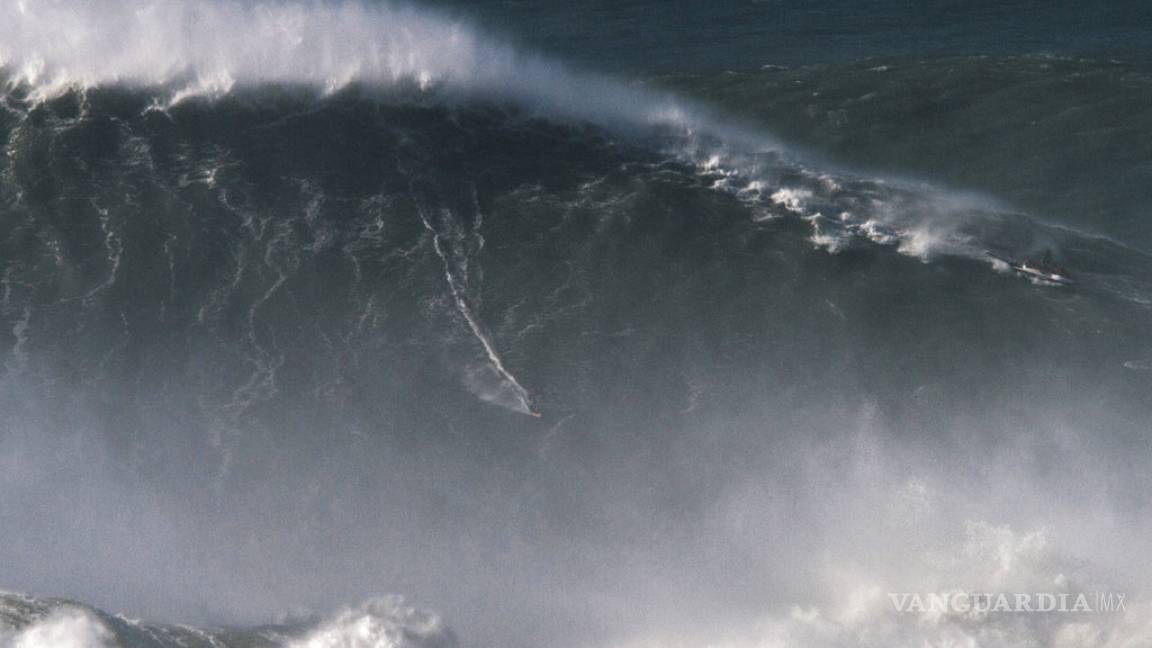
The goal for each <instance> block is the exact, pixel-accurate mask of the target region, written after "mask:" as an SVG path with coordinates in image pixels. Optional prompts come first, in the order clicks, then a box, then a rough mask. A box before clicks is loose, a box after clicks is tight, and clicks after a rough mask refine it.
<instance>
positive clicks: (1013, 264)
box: [984, 250, 1074, 286]
mask: <svg viewBox="0 0 1152 648" xmlns="http://www.w3.org/2000/svg"><path fill="white" fill-rule="evenodd" d="M984 253H985V254H987V255H988V256H990V257H992V258H993V259H996V260H997V261H1002V262H1004V263H1006V264H1008V267H1010V268H1012V269H1013V270H1015V271H1016V272H1018V273H1019V274H1021V275H1023V276H1025V277H1028V278H1030V279H1037V280H1039V281H1046V282H1048V283H1053V284H1059V285H1061V286H1067V285H1069V284H1072V283H1074V282H1073V281H1072V277H1071V275H1069V274H1068V271H1067V270H1065V269H1064V268H1062V267H1060V266H1058V265H1056V263H1055V262H1053V261H1052V252H1051V251H1045V252H1044V256H1042V257H1040V258H1039V259H1033V258H1030V257H1024V258H1023V259H1022V260H1020V261H1017V260H1016V259H1010V258H1008V257H1004V256H1000V255H999V254H996V253H995V252H991V251H989V250H985V251H984Z"/></svg>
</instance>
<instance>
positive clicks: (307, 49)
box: [0, 0, 692, 125]
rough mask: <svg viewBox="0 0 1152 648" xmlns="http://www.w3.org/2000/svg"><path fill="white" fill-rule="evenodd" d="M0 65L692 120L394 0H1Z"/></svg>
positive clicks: (74, 75) (112, 79) (114, 78)
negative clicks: (405, 86) (461, 97)
mask: <svg viewBox="0 0 1152 648" xmlns="http://www.w3.org/2000/svg"><path fill="white" fill-rule="evenodd" d="M0 66H3V67H4V68H6V69H7V71H8V73H9V75H10V82H16V83H23V84H27V85H29V86H30V87H31V88H32V89H33V90H34V96H36V97H39V98H49V97H52V96H55V95H58V94H60V93H61V92H63V91H65V90H67V89H70V88H75V87H96V86H104V85H111V84H127V85H133V86H141V87H160V88H167V89H169V92H170V93H171V96H170V99H171V101H173V102H178V101H180V100H182V99H184V98H187V97H189V96H199V95H209V96H212V95H219V94H222V93H226V92H229V91H231V90H233V89H235V88H238V87H248V86H259V85H264V84H287V85H292V84H299V85H304V86H309V87H314V88H319V89H321V90H323V91H326V92H331V91H335V90H338V89H340V88H344V87H346V86H348V85H350V84H354V83H356V84H365V85H369V86H395V85H397V84H401V83H410V84H412V85H413V86H415V87H419V88H421V89H425V90H428V89H432V88H444V89H446V90H449V91H464V92H468V93H487V94H491V95H496V96H500V97H509V98H515V99H518V100H521V101H525V102H528V103H530V104H538V105H541V106H542V107H544V108H545V109H547V110H549V111H550V112H556V113H560V114H565V115H574V116H578V117H581V118H587V119H595V120H602V121H620V120H624V121H627V122H629V123H636V122H644V123H652V124H679V125H689V122H691V120H692V118H691V116H690V115H689V111H688V110H686V109H685V107H684V105H683V104H682V103H680V102H677V101H673V100H671V99H670V98H667V97H665V96H663V95H658V94H656V93H653V92H648V91H644V90H640V89H636V88H631V87H628V86H626V85H624V84H621V83H617V82H614V81H610V80H607V79H605V78H602V77H599V76H596V75H592V74H586V73H578V72H574V71H571V70H568V69H566V68H564V67H563V66H561V65H559V64H557V63H555V62H553V61H550V60H548V59H546V58H543V57H538V56H532V55H528V54H524V53H521V52H519V51H517V50H516V49H515V48H513V47H511V46H510V45H508V44H507V43H505V42H503V41H501V40H499V39H497V38H493V37H490V36H487V35H484V34H482V33H480V32H478V31H477V30H475V29H472V28H471V27H469V26H467V25H465V24H463V23H461V22H459V21H456V20H451V19H448V18H447V17H445V16H442V15H439V14H436V13H433V12H430V11H427V10H416V9H414V8H406V7H401V6H399V5H396V4H393V3H390V2H371V3H370V2H363V1H345V2H332V3H321V2H268V3H246V2H239V1H236V0H208V1H205V2H199V1H197V2H193V1H191V0H145V1H143V2H137V3H129V2H115V1H112V0H94V1H92V2H69V1H67V0H43V1H40V2H36V3H30V2H11V1H8V2H3V3H0Z"/></svg>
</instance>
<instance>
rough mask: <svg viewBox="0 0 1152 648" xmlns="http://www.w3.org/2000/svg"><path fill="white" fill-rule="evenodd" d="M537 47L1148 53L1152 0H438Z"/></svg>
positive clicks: (582, 56)
mask: <svg viewBox="0 0 1152 648" xmlns="http://www.w3.org/2000/svg"><path fill="white" fill-rule="evenodd" d="M434 6H437V7H443V8H446V9H448V10H449V11H450V12H451V13H452V14H454V15H460V16H467V17H468V18H469V19H470V20H474V21H475V22H478V23H479V24H481V25H484V26H486V27H488V28H490V29H492V30H494V31H498V32H500V33H503V34H510V35H511V36H512V37H513V38H515V39H516V40H517V41H518V42H521V43H523V44H524V45H526V46H528V47H531V48H533V49H535V50H539V51H545V52H549V53H551V54H554V55H556V56H557V57H559V58H560V59H562V60H565V61H571V62H573V63H577V64H580V65H585V66H589V67H592V68H594V69H599V70H604V71H608V72H625V73H629V74H633V75H635V74H652V73H685V72H719V71H723V70H747V69H755V68H758V67H760V66H762V65H767V64H787V65H797V64H814V63H844V62H850V61H858V60H860V59H869V58H925V57H937V56H958V55H989V56H1011V55H1021V54H1034V53H1048V54H1054V55H1062V56H1091V57H1095V58H1109V57H1119V58H1124V59H1132V60H1138V61H1145V62H1147V61H1148V56H1149V51H1152V7H1149V5H1148V3H1146V2H1140V1H1138V0H1132V1H1119V2H1112V1H1109V2H1091V3H1087V2H1067V1H1060V2H1044V1H1040V0H1005V1H1003V2H989V1H983V0H980V1H975V2H967V1H962V0H927V1H924V2H916V1H912V0H861V1H859V2H853V1H844V0H812V1H799V0H718V1H715V2H711V1H706V0H696V1H692V0H688V1H683V0H681V1H673V2H650V1H649V2H645V1H635V0H624V1H621V2H575V3H572V2H548V1H541V2H530V1H524V2H517V1H515V0H477V1H475V2H460V3H454V2H436V3H434Z"/></svg>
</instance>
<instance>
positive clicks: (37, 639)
mask: <svg viewBox="0 0 1152 648" xmlns="http://www.w3.org/2000/svg"><path fill="white" fill-rule="evenodd" d="M112 640H113V636H112V632H111V631H110V630H109V629H108V627H107V626H106V625H104V624H103V623H102V622H101V621H100V619H98V618H97V617H96V616H95V615H94V614H92V613H90V612H88V611H86V610H82V609H80V608H64V609H61V610H57V611H56V612H53V613H52V614H50V615H48V616H47V617H45V618H43V619H41V620H40V621H37V622H36V623H33V624H31V625H29V626H28V627H26V628H24V629H22V630H20V631H19V632H16V633H12V634H10V635H9V636H7V637H6V636H5V635H4V634H3V633H2V632H0V644H2V645H4V646H8V647H9V648H111V647H112V645H113V641H112Z"/></svg>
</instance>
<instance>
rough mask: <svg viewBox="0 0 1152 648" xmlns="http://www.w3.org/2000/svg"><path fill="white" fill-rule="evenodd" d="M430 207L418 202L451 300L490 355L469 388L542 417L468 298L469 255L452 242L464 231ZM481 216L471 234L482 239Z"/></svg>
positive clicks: (445, 213)
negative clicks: (486, 373) (436, 220)
mask: <svg viewBox="0 0 1152 648" xmlns="http://www.w3.org/2000/svg"><path fill="white" fill-rule="evenodd" d="M430 209H431V208H429V207H427V206H425V205H423V204H421V203H419V202H417V210H418V211H419V213H420V220H421V222H422V223H423V224H424V228H425V229H427V230H428V232H429V233H430V234H431V235H432V248H433V249H434V250H435V251H436V256H438V257H439V258H440V261H441V263H442V264H443V266H444V279H445V281H446V283H447V284H448V292H449V294H450V295H451V296H452V302H453V304H454V305H455V308H456V311H457V312H458V313H459V314H460V316H461V317H462V318H463V319H464V322H465V324H467V326H468V330H469V332H470V333H471V334H472V337H474V338H475V339H476V341H477V342H479V343H480V346H481V348H483V349H484V355H485V356H486V358H487V366H486V367H482V368H481V371H472V372H471V375H470V376H469V380H468V387H469V389H471V390H472V391H473V393H475V394H476V395H477V396H478V397H479V398H480V399H481V400H484V401H488V402H491V403H494V404H496V405H499V406H501V407H504V408H506V409H509V410H512V411H513V412H517V413H519V414H527V415H529V416H540V414H539V413H538V412H537V411H536V410H535V409H534V408H533V407H532V399H531V397H530V396H529V394H528V390H527V389H525V388H524V386H523V385H521V384H520V381H519V380H517V379H516V376H514V375H513V374H512V372H511V371H509V370H508V368H507V367H506V366H505V364H504V360H503V358H501V357H500V353H499V352H498V351H497V350H496V345H495V344H494V343H493V342H492V338H491V336H490V335H488V333H486V332H485V330H484V327H483V326H482V325H481V323H480V320H479V318H478V317H477V315H476V312H475V309H474V308H473V307H472V304H471V303H470V300H469V297H468V294H467V293H468V283H469V281H468V275H467V273H468V258H467V254H466V252H461V251H460V248H461V247H463V246H462V245H459V244H457V243H458V242H453V240H452V239H453V238H457V239H459V238H461V237H462V236H465V234H463V233H461V232H460V231H459V230H460V227H459V225H458V224H457V223H456V221H455V219H454V218H453V215H452V212H451V211H450V210H448V209H447V208H444V209H442V210H441V211H440V216H441V219H440V221H441V223H440V226H439V227H438V226H437V224H435V223H434V222H433V220H434V217H433V216H432V214H431V211H430ZM481 222H482V217H481V216H480V215H479V212H477V216H476V221H475V223H474V224H473V227H472V232H471V235H472V236H473V237H474V238H475V239H476V240H477V241H482V240H483V239H482V238H481V237H480V234H479V232H478V230H479V228H480V224H481ZM482 245H483V244H482V242H478V243H477V247H482ZM484 369H487V370H490V371H491V372H493V373H494V374H495V376H494V377H495V379H496V380H495V383H493V382H492V381H491V380H485V376H484V375H483V372H484Z"/></svg>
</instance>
